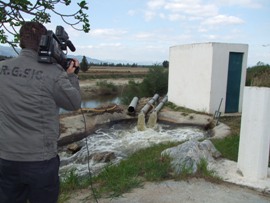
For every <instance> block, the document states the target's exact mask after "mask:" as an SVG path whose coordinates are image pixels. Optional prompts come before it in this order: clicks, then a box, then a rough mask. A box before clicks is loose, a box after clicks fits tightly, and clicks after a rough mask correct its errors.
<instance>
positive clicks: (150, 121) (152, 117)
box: [147, 111, 157, 128]
mask: <svg viewBox="0 0 270 203" xmlns="http://www.w3.org/2000/svg"><path fill="white" fill-rule="evenodd" d="M156 124H157V112H156V111H153V112H152V113H151V114H150V116H149V119H148V122H147V127H148V128H154V127H155V125H156Z"/></svg>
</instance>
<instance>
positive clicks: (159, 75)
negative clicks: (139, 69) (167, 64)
mask: <svg viewBox="0 0 270 203" xmlns="http://www.w3.org/2000/svg"><path fill="white" fill-rule="evenodd" d="M167 91H168V70H167V69H164V68H159V67H155V68H150V69H149V71H148V73H147V75H146V76H145V78H144V79H143V81H142V82H141V83H136V82H134V81H129V84H128V86H127V87H126V88H125V89H124V91H123V95H122V97H121V101H122V103H123V104H129V102H131V100H132V98H133V97H135V96H137V97H139V98H140V97H152V96H154V94H159V95H160V96H162V95H166V94H167Z"/></svg>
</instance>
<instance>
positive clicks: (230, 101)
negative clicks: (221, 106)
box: [225, 52, 243, 113]
mask: <svg viewBox="0 0 270 203" xmlns="http://www.w3.org/2000/svg"><path fill="white" fill-rule="evenodd" d="M242 62H243V53H237V52H230V57H229V68H228V79H227V92H226V106H225V113H235V112H238V107H239V97H240V86H241V74H242Z"/></svg>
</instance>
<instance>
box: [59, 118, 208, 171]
mask: <svg viewBox="0 0 270 203" xmlns="http://www.w3.org/2000/svg"><path fill="white" fill-rule="evenodd" d="M204 137H205V132H204V131H203V130H201V129H199V128H194V127H179V126H178V127H172V126H170V125H165V124H158V125H156V126H155V128H147V129H145V130H144V131H139V130H138V129H137V126H136V124H134V123H133V124H115V125H113V126H111V127H110V128H107V129H103V128H101V129H99V130H97V131H96V132H95V134H93V135H90V136H88V137H87V138H86V139H84V140H82V141H80V142H78V144H79V145H81V146H82V148H81V150H80V151H78V152H77V153H75V154H73V155H70V154H67V153H66V152H64V151H63V152H60V153H59V155H60V160H61V166H60V174H64V173H65V172H66V171H69V170H71V169H75V170H76V173H77V174H78V175H86V174H87V173H88V159H89V165H90V168H91V171H92V173H94V174H95V173H98V172H99V171H100V170H101V169H102V168H104V167H105V166H106V165H107V164H112V163H113V164H114V163H118V162H119V161H121V160H122V159H125V158H126V157H127V156H129V155H130V154H132V153H134V152H136V151H137V150H139V149H142V148H146V147H150V146H152V145H154V144H159V143H165V142H169V141H170V142H177V141H184V140H189V139H201V138H204ZM86 143H87V145H86ZM87 146H88V147H87ZM104 152H109V153H113V154H114V155H115V157H114V159H113V160H112V162H110V163H106V162H105V163H104V162H98V161H96V160H94V159H93V157H94V155H95V154H99V153H104ZM88 154H89V156H88Z"/></svg>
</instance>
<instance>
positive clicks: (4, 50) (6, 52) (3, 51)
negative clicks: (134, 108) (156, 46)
mask: <svg viewBox="0 0 270 203" xmlns="http://www.w3.org/2000/svg"><path fill="white" fill-rule="evenodd" d="M16 50H17V51H18V53H19V52H20V48H16ZM0 56H7V57H15V56H17V53H16V52H15V51H14V50H13V48H12V47H8V46H1V45H0ZM67 57H68V58H77V59H78V60H79V61H80V62H81V61H82V58H83V55H69V54H68V55H67ZM85 57H86V59H87V62H88V63H94V64H100V63H113V64H119V63H120V64H130V65H131V64H134V63H135V64H137V65H153V64H158V63H157V62H156V63H154V62H152V61H141V62H133V61H125V60H111V59H107V60H99V59H94V58H91V57H88V56H85ZM160 64H162V63H161V62H160Z"/></svg>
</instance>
